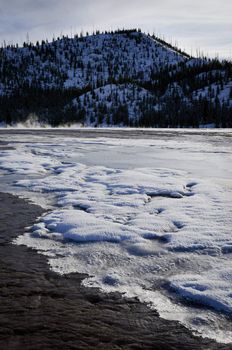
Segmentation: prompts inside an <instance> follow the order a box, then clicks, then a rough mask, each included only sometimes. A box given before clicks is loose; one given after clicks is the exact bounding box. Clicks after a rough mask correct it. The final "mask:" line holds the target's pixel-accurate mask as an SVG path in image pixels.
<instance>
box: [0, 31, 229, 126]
mask: <svg viewBox="0 0 232 350" xmlns="http://www.w3.org/2000/svg"><path fill="white" fill-rule="evenodd" d="M231 86H232V64H231V63H230V62H219V61H217V60H207V59H206V58H191V57H189V56H188V55H187V54H185V53H183V52H181V51H180V50H178V49H177V48H174V47H172V46H171V45H169V44H167V43H165V42H164V41H163V40H160V39H159V38H157V37H155V36H150V35H146V34H144V33H141V32H140V31H138V30H122V31H117V32H105V33H96V34H94V35H87V36H82V35H81V36H75V37H74V38H68V37H62V38H58V39H57V40H53V41H52V42H51V43H49V42H45V41H42V42H41V43H36V44H35V45H33V44H30V43H27V44H24V47H22V48H19V47H17V46H8V47H5V48H2V49H0V122H1V121H2V122H6V123H11V122H15V121H22V120H25V119H26V118H27V116H28V115H29V114H31V113H35V114H37V115H38V119H39V120H42V121H47V122H49V123H51V124H53V125H57V124H60V123H66V122H76V121H78V122H82V123H84V124H85V125H89V124H91V125H97V124H105V123H107V124H110V125H112V124H121V125H122V124H123V125H133V126H136V125H141V126H197V125H198V124H199V123H201V124H202V123H203V124H204V123H209V122H214V123H216V124H218V126H220V125H221V126H223V123H224V121H223V120H222V119H223V118H222V117H221V114H222V113H226V115H227V117H226V123H224V124H225V125H224V126H230V122H232V121H231V119H232V117H231V108H232V93H231ZM12 105H13V107H12ZM196 105H197V106H196ZM219 109H220V111H219ZM196 110H197V111H198V116H197V117H196V116H195V114H196V113H195V112H196ZM186 112H187V113H186ZM219 112H220V113H219ZM215 113H216V114H217V115H216V114H215ZM218 113H219V114H220V118H219V116H218ZM186 114H187V115H188V116H190V119H191V122H190V120H189V118H186ZM228 115H229V117H228ZM228 121H229V122H228Z"/></svg>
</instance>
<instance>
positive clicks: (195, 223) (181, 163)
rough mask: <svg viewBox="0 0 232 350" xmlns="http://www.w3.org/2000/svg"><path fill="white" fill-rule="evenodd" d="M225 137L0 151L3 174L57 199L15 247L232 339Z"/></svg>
mask: <svg viewBox="0 0 232 350" xmlns="http://www.w3.org/2000/svg"><path fill="white" fill-rule="evenodd" d="M179 133H181V131H180V132H179ZM227 133H228V135H229V136H230V135H231V133H230V131H228V132H227ZM177 134H178V133H177ZM210 134H213V135H216V136H210ZM195 137H196V138H197V136H196V135H195ZM212 137H215V139H214V140H215V142H212V141H211V138H212ZM9 139H10V136H9ZM228 140H230V138H229V137H228V139H226V137H224V136H223V134H222V133H220V132H218V133H217V132H215V133H209V136H208V137H207V136H205V135H204V136H202V137H200V138H199V136H198V139H197V141H196V139H195V140H194V136H191V137H190V136H188V137H186V138H185V139H181V141H180V140H179V139H178V136H177V137H174V138H168V139H167V138H165V137H164V138H162V139H154V140H151V139H146V140H145V139H144V140H137V139H135V140H129V139H104V138H97V139H75V138H69V139H64V138H59V137H57V139H55V140H52V141H50V143H49V140H48V139H46V142H41V140H39V139H38V140H37V142H34V143H31V141H29V142H25V143H24V144H20V145H18V146H17V145H16V149H12V150H7V151H1V157H0V167H1V169H4V170H5V171H6V170H8V171H9V170H10V171H11V172H12V173H13V174H16V175H17V174H21V175H24V176H25V178H23V179H18V180H17V182H16V185H17V188H19V189H22V190H23V191H28V196H30V193H40V195H41V196H47V195H48V194H51V193H52V194H53V195H54V201H55V202H54V206H53V209H52V211H50V212H48V213H46V214H45V215H44V216H42V217H41V218H39V219H38V222H36V223H35V225H34V226H33V227H31V228H30V230H29V231H28V232H27V233H26V234H25V235H23V236H20V237H18V238H17V240H16V243H17V244H26V245H28V246H30V247H33V248H35V249H37V250H39V251H40V252H42V253H43V254H46V255H47V256H48V259H49V264H50V266H51V268H52V269H53V270H54V271H56V272H57V273H61V274H68V273H71V272H81V273H86V274H88V275H89V276H90V277H89V278H86V279H85V280H84V281H83V284H84V285H87V286H94V287H99V288H101V289H103V290H105V291H109V292H110V291H119V292H121V293H123V294H124V295H127V296H129V297H138V298H139V299H140V300H141V301H143V302H146V303H148V304H149V305H150V306H151V307H154V308H156V309H157V310H158V311H159V313H160V315H161V316H162V317H165V318H167V319H176V320H179V321H181V322H182V323H183V324H185V325H186V326H188V327H189V328H191V329H193V330H194V331H195V332H198V333H199V334H202V335H203V336H207V337H211V338H215V339H217V340H218V341H222V342H232V332H231V324H230V321H229V320H228V319H227V317H230V316H226V315H231V314H232V290H231V276H232V271H231V254H232V238H231V227H232V225H231V224H232V219H231V217H232V215H231V214H232V201H231V198H232V183H231V171H232V169H231V166H230V164H231V158H232V154H231V153H232V152H231V145H230V143H229V141H228ZM54 145H55V147H54ZM24 163H25V165H24ZM164 164H166V167H165V166H164ZM120 165H121V166H120ZM167 165H168V167H167ZM204 167H205V168H204ZM31 175H33V177H32V176H31ZM35 175H36V176H35ZM170 290H171V291H172V293H170ZM173 292H174V293H173ZM173 295H176V298H175V297H174V296H173ZM177 296H179V298H180V300H179V301H177V300H178V299H177ZM181 300H191V301H192V303H193V304H192V305H185V304H182V303H180V301H181ZM194 303H196V304H197V305H199V304H202V305H204V306H205V308H201V309H199V308H195V307H194Z"/></svg>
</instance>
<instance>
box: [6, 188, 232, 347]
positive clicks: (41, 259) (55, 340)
mask: <svg viewBox="0 0 232 350" xmlns="http://www.w3.org/2000/svg"><path fill="white" fill-rule="evenodd" d="M41 214H42V209H41V208H40V207H38V206H35V205H33V204H29V203H27V202H26V201H25V200H23V199H19V198H17V197H14V196H12V195H8V194H3V193H1V194H0V222H1V225H0V267H1V269H0V305H1V308H0V349H1V350H5V349H8V350H16V349H17V350H18V349H25V350H27V349H30V350H32V349H33V350H36V349H38V350H40V349H43V350H44V349H46V350H49V349H62V350H63V349H107V350H110V349H154V350H161V349H162V350H171V349H172V350H180V349H181V350H185V349H186V350H187V349H188V350H189V349H197V350H201V349H202V350H222V349H224V350H231V349H232V345H223V344H218V343H216V342H214V341H211V340H207V339H202V338H200V337H195V336H193V335H192V334H191V332H190V331H189V330H187V329H186V328H184V327H183V326H181V325H180V324H179V323H177V322H173V321H166V320H164V319H161V318H160V317H159V316H158V315H157V313H156V312H155V311H152V310H151V309H149V308H148V307H146V306H145V305H142V304H140V303H139V302H138V301H137V300H135V299H134V300H133V299H132V300H126V299H123V298H122V297H121V296H120V295H118V294H102V293H99V291H98V290H96V289H93V288H91V289H86V288H84V287H82V286H81V281H82V278H83V276H82V275H80V274H70V275H68V276H60V275H58V274H56V273H54V272H52V271H50V270H49V267H48V265H47V261H46V257H45V256H42V255H40V254H38V253H36V252H35V251H33V250H32V249H30V248H27V247H25V246H16V245H12V244H11V241H12V240H13V239H14V238H15V237H17V236H18V235H20V234H22V233H23V232H24V227H25V226H28V225H31V224H33V223H34V221H35V219H36V218H37V217H38V216H39V215H41Z"/></svg>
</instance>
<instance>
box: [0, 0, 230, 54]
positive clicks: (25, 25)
mask: <svg viewBox="0 0 232 350" xmlns="http://www.w3.org/2000/svg"><path fill="white" fill-rule="evenodd" d="M118 28H141V29H142V31H143V32H145V33H147V32H149V33H153V32H154V33H155V34H158V35H159V36H161V37H164V38H165V39H166V40H167V41H169V42H172V43H174V44H175V43H176V44H178V46H179V47H180V48H182V49H185V50H186V51H187V52H188V53H192V54H193V55H196V52H199V51H200V52H204V54H205V55H208V56H210V57H214V56H219V57H220V58H230V59H232V0H220V1H217V0H194V1H193V0H133V1H131V0H84V1H83V0H0V43H3V42H4V40H5V42H6V43H19V44H20V45H21V44H22V43H23V42H24V41H26V40H27V39H28V38H29V39H30V41H32V42H35V41H37V40H39V41H40V40H42V39H48V40H51V39H52V37H57V36H60V35H66V34H68V35H69V36H71V35H73V34H75V33H79V32H80V31H83V32H84V33H85V32H86V31H89V32H92V31H93V30H97V29H99V30H114V29H118Z"/></svg>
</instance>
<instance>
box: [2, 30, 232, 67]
mask: <svg viewBox="0 0 232 350" xmlns="http://www.w3.org/2000/svg"><path fill="white" fill-rule="evenodd" d="M123 30H125V31H127V30H128V31H130V30H137V31H141V33H142V34H145V35H149V36H152V35H155V36H156V37H157V38H158V39H161V40H164V41H165V42H166V43H167V44H170V45H172V46H173V47H174V48H177V49H179V50H181V51H183V53H186V54H188V55H189V56H190V57H193V58H199V57H206V58H209V59H219V60H227V61H232V57H220V55H219V53H217V52H216V51H215V53H214V55H213V54H211V55H210V54H209V53H207V52H205V51H204V50H202V49H201V48H196V49H195V52H194V51H193V48H191V50H190V51H188V50H187V49H185V48H183V47H181V45H180V44H179V42H178V40H175V38H171V37H170V38H169V39H168V38H166V37H165V36H164V35H162V33H155V32H149V31H145V30H143V29H142V28H140V27H135V28H132V27H131V28H130V27H122V28H119V27H118V28H115V29H112V28H110V29H108V30H107V29H98V28H96V29H92V30H90V31H89V30H86V31H84V30H83V29H81V30H80V31H79V32H72V31H71V32H70V33H63V32H60V35H54V34H53V35H52V37H51V36H50V37H49V36H47V37H42V38H40V39H36V40H31V38H30V33H26V37H25V39H24V40H22V42H13V41H11V42H7V41H6V40H3V41H2V42H0V46H1V47H4V46H11V45H13V46H16V45H18V47H19V48H21V47H23V45H24V44H32V45H35V44H36V43H37V42H39V44H41V43H42V41H45V42H46V41H47V42H48V43H51V42H52V41H53V40H58V39H62V37H68V38H69V39H73V38H74V37H75V36H78V37H81V36H83V37H86V36H91V35H97V33H98V32H99V33H98V34H104V33H105V32H107V33H110V32H117V31H123Z"/></svg>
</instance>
